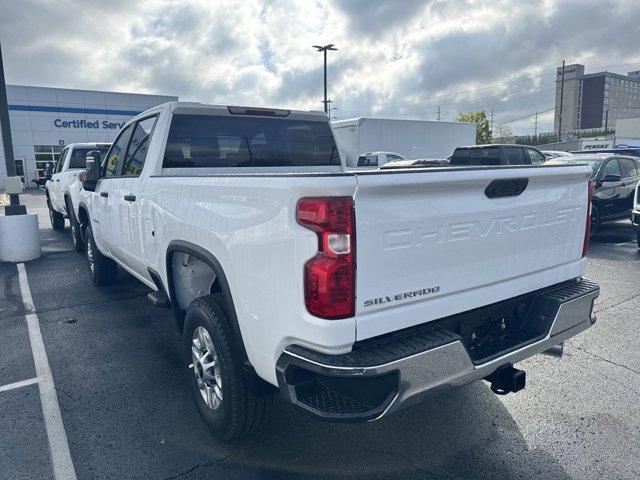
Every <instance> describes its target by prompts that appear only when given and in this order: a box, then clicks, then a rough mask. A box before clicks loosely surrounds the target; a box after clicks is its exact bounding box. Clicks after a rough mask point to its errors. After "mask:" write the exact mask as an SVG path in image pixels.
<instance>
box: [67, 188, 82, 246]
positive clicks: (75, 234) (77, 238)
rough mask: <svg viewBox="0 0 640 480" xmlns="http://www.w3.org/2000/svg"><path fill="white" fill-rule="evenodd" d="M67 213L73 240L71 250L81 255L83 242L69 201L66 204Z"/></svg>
mask: <svg viewBox="0 0 640 480" xmlns="http://www.w3.org/2000/svg"><path fill="white" fill-rule="evenodd" d="M67 212H69V225H70V226H71V239H72V240H73V248H74V250H75V251H76V252H78V253H81V252H83V251H84V242H83V241H82V232H81V230H80V224H79V223H78V219H77V218H76V215H75V213H74V211H73V206H72V205H71V200H69V201H68V202H67Z"/></svg>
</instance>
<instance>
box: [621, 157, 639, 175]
mask: <svg viewBox="0 0 640 480" xmlns="http://www.w3.org/2000/svg"><path fill="white" fill-rule="evenodd" d="M618 161H619V162H620V166H621V169H622V178H629V177H635V176H636V175H637V172H636V164H635V162H634V161H633V160H631V159H629V158H619V159H618Z"/></svg>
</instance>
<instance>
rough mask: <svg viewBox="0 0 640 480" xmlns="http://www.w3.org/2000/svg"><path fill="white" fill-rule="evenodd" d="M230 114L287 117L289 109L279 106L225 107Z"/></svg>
mask: <svg viewBox="0 0 640 480" xmlns="http://www.w3.org/2000/svg"><path fill="white" fill-rule="evenodd" d="M227 110H229V113H230V114H231V115H254V116H258V117H288V116H289V114H290V113H291V110H283V109H281V108H259V107H227Z"/></svg>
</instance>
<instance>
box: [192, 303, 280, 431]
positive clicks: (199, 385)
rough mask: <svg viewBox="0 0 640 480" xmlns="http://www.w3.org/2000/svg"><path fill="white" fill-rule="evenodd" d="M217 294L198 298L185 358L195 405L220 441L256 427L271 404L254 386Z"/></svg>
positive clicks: (194, 308) (259, 424) (260, 423)
mask: <svg viewBox="0 0 640 480" xmlns="http://www.w3.org/2000/svg"><path fill="white" fill-rule="evenodd" d="M223 305H224V302H223V299H222V298H221V297H220V296H219V295H206V296H204V297H200V298H197V299H196V300H194V301H193V302H192V303H191V305H190V306H189V308H188V310H187V315H186V317H185V325H184V334H183V335H184V336H183V352H184V360H185V362H186V363H187V364H191V368H190V369H189V372H190V374H189V377H190V384H191V391H192V394H193V398H194V400H195V402H196V406H197V407H198V410H199V411H200V415H202V418H203V420H204V421H205V423H206V424H207V425H208V426H209V428H211V430H212V431H213V432H214V433H215V434H216V436H218V437H219V438H220V439H222V440H231V439H234V438H239V437H242V436H245V435H248V434H250V433H252V432H254V431H256V430H258V429H259V428H260V427H261V426H262V424H263V422H264V419H265V417H266V415H267V410H268V407H269V406H270V404H271V400H272V399H271V398H270V397H257V396H255V395H254V394H253V392H252V391H251V390H250V388H249V385H248V382H247V377H246V374H245V372H244V370H243V361H242V357H241V355H240V352H239V348H238V345H237V344H236V343H235V342H234V339H233V333H232V330H231V327H230V324H229V320H228V317H227V314H226V312H225V309H224V306H223Z"/></svg>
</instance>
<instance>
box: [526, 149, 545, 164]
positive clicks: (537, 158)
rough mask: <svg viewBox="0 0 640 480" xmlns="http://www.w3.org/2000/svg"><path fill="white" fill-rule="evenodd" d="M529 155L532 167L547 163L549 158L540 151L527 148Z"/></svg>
mask: <svg viewBox="0 0 640 480" xmlns="http://www.w3.org/2000/svg"><path fill="white" fill-rule="evenodd" d="M527 154H528V155H529V158H530V159H531V165H540V164H542V163H544V162H546V161H547V157H545V156H544V155H543V154H541V153H540V152H539V151H537V150H534V149H533V148H527Z"/></svg>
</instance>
